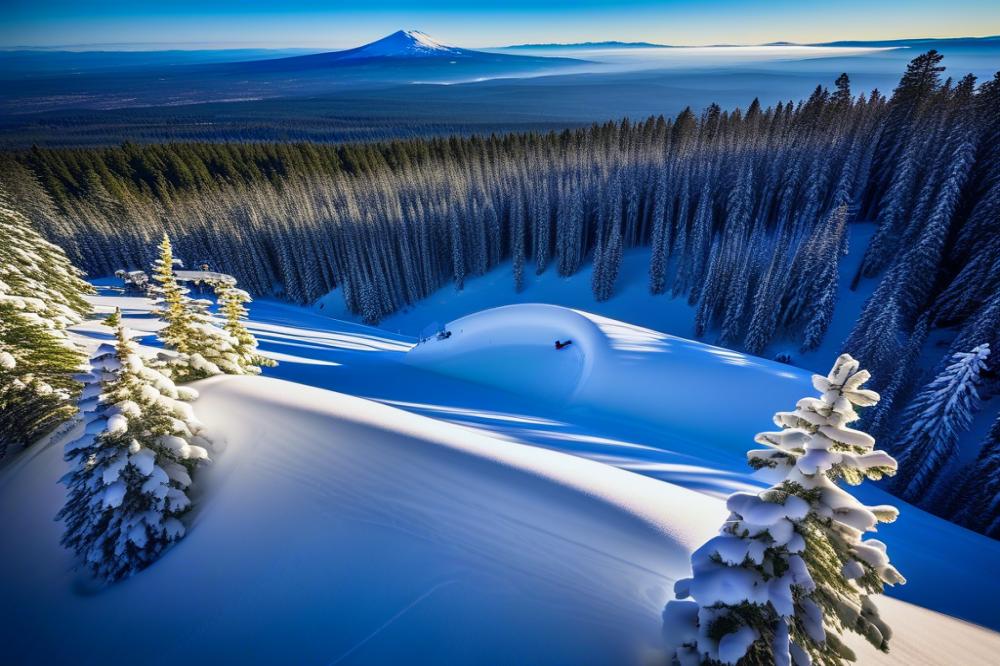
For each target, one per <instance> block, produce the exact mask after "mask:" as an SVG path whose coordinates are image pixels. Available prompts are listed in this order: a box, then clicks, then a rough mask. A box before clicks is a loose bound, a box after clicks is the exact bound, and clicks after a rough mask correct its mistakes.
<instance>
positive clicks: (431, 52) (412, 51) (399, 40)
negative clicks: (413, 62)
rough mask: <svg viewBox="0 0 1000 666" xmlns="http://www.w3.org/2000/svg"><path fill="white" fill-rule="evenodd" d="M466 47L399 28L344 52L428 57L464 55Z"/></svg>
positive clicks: (366, 55)
mask: <svg viewBox="0 0 1000 666" xmlns="http://www.w3.org/2000/svg"><path fill="white" fill-rule="evenodd" d="M463 52H464V49H460V48H456V47H454V46H448V45H446V44H442V43H441V42H439V41H437V40H436V39H434V38H433V37H431V36H430V35H427V34H425V33H422V32H420V31H419V30H399V31H397V32H394V33H392V34H391V35H389V36H387V37H383V38H382V39H379V40H378V41H374V42H371V43H370V44H365V45H364V46H360V47H358V48H356V49H351V50H350V51H345V52H343V57H345V58H427V57H434V56H438V57H440V56H457V55H462V53H463Z"/></svg>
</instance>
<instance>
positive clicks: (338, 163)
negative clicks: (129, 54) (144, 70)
mask: <svg viewBox="0 0 1000 666" xmlns="http://www.w3.org/2000/svg"><path fill="white" fill-rule="evenodd" d="M885 105H886V101H885V99H884V98H883V97H882V96H881V95H879V94H878V93H875V94H874V95H872V96H871V97H869V98H867V99H866V98H864V97H860V98H856V99H855V98H853V97H852V96H851V94H850V89H849V83H848V81H847V80H846V77H844V78H842V79H841V80H840V81H839V82H838V87H837V89H836V90H835V91H834V92H833V93H830V92H828V91H826V90H825V89H822V88H817V90H816V92H815V93H814V94H813V95H812V97H811V98H810V99H809V100H807V101H805V102H803V103H800V104H798V105H796V104H792V103H789V104H779V105H777V106H776V107H774V108H768V109H762V108H761V107H760V105H759V104H756V103H754V104H753V105H751V106H750V107H749V108H748V109H747V110H746V111H745V112H743V111H740V110H735V111H732V112H727V111H723V110H722V109H720V108H719V107H718V106H712V107H709V108H708V109H707V110H706V111H705V112H704V113H703V114H702V115H701V116H700V117H698V116H696V115H695V114H694V113H693V112H691V111H690V110H687V111H685V112H684V113H682V114H680V115H679V116H678V117H677V118H676V119H664V118H650V119H648V120H646V121H644V122H641V123H632V122H629V121H627V120H626V121H622V122H620V123H607V124H604V125H601V126H594V127H590V128H587V129H581V130H576V131H565V132H562V133H550V134H530V133H529V134H513V135H504V136H491V137H471V138H452V139H447V140H443V139H442V140H420V141H406V142H394V143H387V144H373V145H358V146H337V147H335V146H316V145H310V144H303V145H294V144H293V145H229V144H225V145H212V144H191V145H188V144H174V145H164V146H148V147H139V146H134V145H125V146H122V147H121V148H116V149H106V150H93V151H89V150H64V151H44V150H34V151H30V152H28V153H22V154H18V155H17V156H16V157H17V165H18V166H19V167H22V168H23V169H24V172H25V173H24V175H25V176H26V177H25V178H22V179H20V180H22V181H24V182H26V183H28V185H27V186H26V187H25V188H23V189H30V188H31V185H32V183H31V180H32V177H34V178H36V179H37V180H38V181H39V182H40V183H41V185H42V187H43V188H44V190H45V192H46V193H47V194H48V196H47V197H43V199H45V198H47V199H48V200H49V201H51V202H52V206H53V208H54V210H53V211H52V212H51V214H48V215H46V214H42V215H41V217H43V218H46V219H44V220H42V221H41V224H42V225H43V227H44V228H45V229H46V230H47V233H49V235H50V236H51V237H52V238H55V239H58V242H60V243H61V244H62V245H63V246H64V247H66V248H67V251H68V252H69V253H70V255H71V256H72V257H73V258H74V260H76V261H78V262H79V263H80V265H82V266H83V267H84V268H85V270H87V271H88V272H89V273H91V274H108V273H111V272H113V271H114V270H115V269H117V268H121V267H139V266H143V265H146V264H147V263H148V260H149V257H148V247H150V245H151V241H152V240H153V239H154V238H156V237H158V236H159V234H160V233H162V231H163V230H167V231H169V233H170V234H171V236H172V237H174V238H176V239H177V245H178V247H179V248H180V251H181V252H182V253H184V254H185V255H186V256H188V257H212V258H213V260H214V261H215V262H216V263H217V264H218V268H220V270H224V271H227V272H230V273H233V274H234V275H236V276H237V277H238V278H239V279H240V281H241V283H243V284H246V285H248V287H249V288H250V289H251V291H253V292H255V293H271V292H273V291H274V289H275V287H276V285H277V286H279V288H280V289H281V290H282V291H283V293H284V294H285V295H286V296H287V297H288V298H289V299H291V300H293V301H296V302H310V301H312V300H315V299H316V298H318V297H319V296H321V295H323V294H325V293H326V292H328V291H330V290H331V289H333V288H335V287H342V288H343V293H344V296H345V299H346V300H347V304H348V306H349V307H350V308H351V310H353V311H355V312H358V313H361V314H363V315H364V317H365V318H366V319H368V320H369V321H378V320H379V319H380V318H382V317H383V316H385V315H386V314H388V313H391V312H393V311H395V310H396V309H398V308H400V307H402V306H404V305H406V304H407V303H410V302H413V301H416V300H418V299H420V298H423V297H424V296H426V295H428V294H429V293H430V292H432V291H433V290H435V289H437V288H438V287H440V286H441V285H443V284H445V283H447V282H450V281H454V282H455V283H456V284H457V285H458V286H459V287H461V285H462V283H463V281H464V280H465V278H466V276H469V275H475V274H481V273H483V272H486V271H488V270H489V269H490V268H492V267H493V266H495V265H496V264H497V263H499V262H501V261H504V260H507V259H510V260H512V261H513V264H514V272H515V282H516V285H515V286H518V287H519V286H520V283H521V281H522V280H523V274H524V271H525V270H532V269H533V270H535V271H537V272H541V271H544V270H546V269H547V268H549V266H553V267H554V268H555V270H557V271H558V272H559V273H560V274H563V275H571V274H573V273H575V272H576V271H577V270H578V268H579V267H580V266H581V265H582V264H583V263H584V262H586V261H587V260H588V259H593V260H594V261H595V263H596V265H597V271H596V278H595V284H594V291H595V295H596V296H597V297H598V298H600V299H605V298H608V297H610V295H611V294H612V293H613V288H614V282H615V279H616V276H617V271H618V265H619V262H620V259H621V254H622V251H623V250H624V249H625V248H627V247H632V246H638V245H650V246H652V248H653V255H652V263H651V267H650V286H651V289H652V290H653V291H654V292H656V293H659V292H663V291H670V292H672V293H673V294H675V295H681V294H683V295H685V296H687V297H688V298H689V299H690V300H691V302H692V303H696V304H698V308H699V318H698V319H699V332H703V331H705V330H708V329H711V328H716V327H719V328H720V329H721V331H722V338H723V340H724V341H725V342H728V343H731V344H739V343H742V342H744V341H746V343H747V346H748V348H750V349H752V350H756V351H759V350H760V349H762V348H763V347H764V345H766V344H767V342H768V341H769V340H770V339H771V338H772V337H774V336H775V335H783V334H785V333H790V334H793V335H797V334H801V333H802V332H803V331H805V330H806V329H807V328H810V330H811V332H810V341H809V342H808V345H809V346H811V345H813V344H815V342H816V341H818V340H819V338H820V337H821V334H822V331H823V330H824V329H825V321H824V320H823V319H822V318H820V319H818V320H817V321H815V322H813V319H816V318H815V317H814V316H813V313H812V312H810V311H809V310H808V308H806V307H805V306H804V303H806V302H808V300H809V299H810V298H811V297H812V296H813V295H814V294H818V293H824V292H826V291H829V290H830V288H831V286H832V285H834V283H835V279H836V275H835V272H834V273H831V271H830V270H829V268H830V267H831V266H832V267H835V265H836V256H837V255H838V253H839V252H840V251H841V249H842V245H843V242H844V241H843V238H844V225H845V224H846V222H847V221H848V219H849V217H850V216H851V215H852V209H851V205H852V203H853V201H855V200H856V199H858V198H859V197H860V196H861V190H862V188H863V185H864V184H865V183H866V172H867V169H868V165H869V164H870V162H871V158H872V152H873V149H874V144H875V138H876V134H877V131H878V125H879V120H880V119H881V118H882V116H883V115H884V108H885ZM26 198H27V199H36V198H37V197H35V196H28V197H26ZM841 209H843V210H841ZM828 230H833V231H832V233H827V231H828ZM772 257H776V258H777V259H776V260H774V261H772V259H771V258H772ZM824 263H825V267H823V266H821V264H824ZM775 303H778V304H785V305H784V306H782V307H780V308H779V309H778V310H777V311H776V310H775V307H774V304H775Z"/></svg>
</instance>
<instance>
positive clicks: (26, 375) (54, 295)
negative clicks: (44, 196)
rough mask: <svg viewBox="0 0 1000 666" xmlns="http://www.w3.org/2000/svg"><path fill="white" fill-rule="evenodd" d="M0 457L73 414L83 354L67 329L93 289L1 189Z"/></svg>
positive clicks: (85, 306)
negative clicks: (8, 201)
mask: <svg viewBox="0 0 1000 666" xmlns="http://www.w3.org/2000/svg"><path fill="white" fill-rule="evenodd" d="M0 238H2V239H3V240H2V242H0V459H2V458H3V457H4V455H5V454H6V452H7V451H8V450H9V449H10V448H11V447H15V448H20V447H25V446H28V445H29V444H31V443H32V442H34V441H35V440H37V439H38V438H40V437H41V436H43V435H44V434H45V433H47V432H49V431H51V430H52V428H54V427H55V426H57V425H58V424H59V423H62V422H63V421H65V420H66V419H68V418H69V417H70V416H72V414H73V412H74V409H75V408H74V406H73V397H74V395H75V394H76V392H77V391H78V390H79V388H80V386H79V384H78V383H77V382H75V381H74V380H73V374H74V373H75V372H76V371H77V370H78V367H79V365H80V364H81V363H82V362H83V361H84V360H85V357H84V355H83V354H81V353H80V351H79V350H78V349H77V347H76V345H74V344H73V342H72V341H71V340H70V338H69V335H68V334H67V332H66V329H67V327H69V326H70V325H72V324H75V323H77V322H79V321H81V319H82V316H83V315H84V314H86V313H87V312H88V311H89V310H90V306H89V305H88V304H87V302H86V301H85V300H84V299H83V295H84V294H88V293H91V292H92V291H93V290H92V289H91V288H90V285H88V284H87V283H86V282H84V281H83V280H82V279H81V274H80V272H79V271H78V270H77V269H76V268H74V267H73V265H72V264H70V262H69V260H68V259H67V258H66V255H65V253H64V252H63V251H62V250H61V249H59V247H57V246H56V245H53V244H52V243H49V242H48V241H46V240H44V239H43V238H42V236H41V235H40V234H39V233H38V232H37V231H35V229H34V228H33V227H32V225H31V223H30V222H29V221H28V219H27V218H26V217H24V216H23V215H22V214H20V213H19V212H17V211H15V210H13V209H11V208H8V207H7V197H6V195H5V194H4V191H3V190H2V189H0Z"/></svg>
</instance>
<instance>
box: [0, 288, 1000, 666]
mask: <svg viewBox="0 0 1000 666" xmlns="http://www.w3.org/2000/svg"><path fill="white" fill-rule="evenodd" d="M95 302H96V303H97V305H98V306H99V308H100V309H103V310H107V309H109V308H110V307H112V306H114V305H120V306H122V307H123V311H124V318H125V320H126V322H127V323H128V324H129V326H130V327H131V328H133V329H136V330H139V331H142V332H144V333H146V338H145V339H144V340H143V341H144V343H146V344H154V343H155V340H154V338H153V337H152V336H151V335H149V334H150V332H152V331H154V330H155V329H156V328H157V326H158V322H157V321H156V320H155V319H154V318H152V317H151V315H150V314H149V312H148V310H149V306H148V303H147V302H146V301H144V300H143V299H138V298H123V297H120V296H107V295H105V296H99V297H96V298H95ZM251 312H252V315H253V319H254V321H253V322H252V325H251V329H252V330H253V332H254V333H255V334H256V335H257V336H258V337H259V339H260V340H261V343H262V349H263V350H264V351H266V352H267V353H269V354H271V355H272V356H274V357H276V358H278V360H279V361H280V363H281V365H279V366H278V367H277V368H275V369H274V370H268V371H266V374H267V375H269V376H264V377H215V378H212V379H209V380H205V381H202V382H198V383H197V384H196V388H197V389H198V391H199V393H200V394H201V397H200V398H199V399H198V400H197V402H196V403H195V405H194V406H195V410H196V412H197V415H198V418H199V419H200V420H201V421H203V422H204V423H205V424H206V426H207V428H208V429H209V430H210V431H211V433H212V437H213V438H214V439H215V440H216V441H217V442H219V444H218V446H217V449H216V450H215V451H213V452H212V453H211V455H212V458H213V460H214V463H213V464H212V465H211V466H210V467H209V468H207V469H206V470H205V472H204V473H203V474H202V475H201V476H200V477H199V478H198V479H197V480H196V483H195V486H194V488H193V492H192V499H194V501H195V503H196V505H197V507H198V508H197V511H196V512H195V513H194V514H193V515H192V516H191V517H190V518H191V520H190V530H189V533H188V535H187V536H186V537H185V538H184V539H183V540H182V541H181V542H180V543H179V544H178V545H177V546H176V547H174V548H172V549H171V550H169V551H168V552H167V553H166V554H165V556H164V557H163V558H162V559H161V560H160V561H158V562H157V563H156V564H154V565H153V566H152V567H151V568H149V569H147V570H145V571H143V572H141V573H140V574H138V575H137V576H135V577H133V578H131V579H129V580H126V581H124V582H122V583H120V584H117V585H114V586H111V587H107V588H104V587H101V586H100V585H99V584H97V583H95V581H93V580H92V579H90V578H89V577H88V576H87V575H86V574H85V573H83V572H79V571H76V570H74V562H73V559H72V557H71V556H70V554H69V552H68V551H65V550H64V549H63V548H62V547H61V546H60V545H59V536H60V533H61V527H62V526H61V525H60V524H58V523H56V522H55V521H54V520H53V516H54V515H55V514H56V512H57V511H58V509H59V508H60V506H61V505H62V502H63V499H64V489H63V487H62V486H60V485H58V484H57V480H58V478H59V477H60V476H61V475H62V474H63V473H64V471H65V463H64V462H63V461H62V443H63V442H64V441H67V440H68V439H71V438H72V437H73V433H72V432H68V433H65V434H63V435H61V436H59V437H55V438H53V440H52V441H50V442H43V443H41V444H40V445H39V446H36V447H35V448H33V449H31V450H29V451H28V452H26V453H25V454H23V455H21V456H19V457H18V458H17V459H16V460H14V461H13V463H12V464H10V465H8V466H7V467H6V468H5V469H3V470H0V604H2V611H3V612H2V615H3V621H2V622H0V646H3V647H2V654H3V655H4V658H3V662H4V663H11V664H21V663H32V664H55V663H74V664H92V663H93V664H98V663H99V664H107V663H135V664H140V663H141V664H145V663H150V664H159V663H162V664H176V663H186V664H201V663H234V662H236V663H247V664H251V663H253V664H256V663H261V664H274V663H296V664H382V663H442V664H444V663H477V664H478V663H495V664H501V663H504V664H649V663H662V659H663V654H662V650H661V647H660V640H661V638H660V628H661V620H660V612H661V611H662V608H663V606H664V604H665V603H666V601H667V600H668V599H669V598H670V596H671V590H672V586H673V582H674V580H676V579H677V578H680V577H684V576H687V575H689V573H690V569H689V560H688V558H689V556H690V552H691V551H692V550H693V549H694V548H695V547H697V546H698V545H700V544H701V543H702V542H704V541H705V540H706V539H708V538H709V537H710V536H712V535H713V534H714V533H715V531H716V530H717V529H718V527H719V525H720V524H721V522H722V520H724V518H725V516H726V510H725V508H724V505H723V502H722V501H721V499H720V497H721V496H723V495H724V494H726V493H728V492H730V491H731V490H733V489H736V488H748V487H753V486H754V485H756V482H755V481H754V479H752V478H751V477H750V476H749V475H747V474H746V472H747V468H746V465H745V462H744V460H745V459H744V456H743V454H744V452H745V450H746V449H748V448H752V447H753V446H754V445H753V442H752V435H753V434H754V433H755V432H757V431H760V430H766V429H768V428H769V427H771V422H770V416H771V414H772V413H773V412H774V411H776V410H777V409H783V408H790V407H792V406H793V405H794V402H795V400H797V399H798V398H799V397H802V396H804V395H808V394H810V393H811V392H812V390H811V387H810V386H809V382H808V374H807V373H805V372H803V371H801V370H798V369H796V368H793V367H790V366H786V365H781V364H776V363H771V362H769V361H763V360H760V359H757V358H753V357H748V356H745V355H742V354H739V353H736V352H731V351H728V350H724V349H719V348H715V347H710V346H707V345H702V344H700V343H696V342H691V341H688V340H684V339H681V338H676V337H672V336H669V335H665V334H662V333H657V332H655V331H652V330H649V329H643V328H639V327H636V326H632V325H629V324H625V323H622V322H619V321H614V320H611V319H607V318H604V317H599V316H596V315H592V314H588V313H585V312H580V311H576V310H570V309H566V308H561V307H557V306H549V305H518V306H511V307H507V308H499V309H494V310H488V311H485V312H483V313H480V314H475V315H470V316H467V317H463V318H461V319H458V320H456V321H453V322H451V323H449V324H446V325H445V326H444V328H445V329H446V330H448V331H450V332H451V335H450V336H449V337H447V338H445V339H437V338H433V337H432V338H431V339H430V340H427V341H425V342H422V343H419V344H416V343H417V341H416V340H415V339H413V338H408V337H405V336H401V335H393V334H388V333H385V332H384V331H379V330H377V329H372V328H367V327H363V326H360V325H357V324H352V323H348V322H339V321H335V320H331V319H326V318H324V317H321V316H319V315H317V314H315V313H313V312H310V311H308V310H303V309H299V308H294V307H291V306H288V305H283V304H279V303H273V302H266V301H264V302H258V303H255V304H253V306H252V309H251ZM432 318H433V317H428V319H432ZM78 331H79V332H80V334H81V335H84V336H87V337H88V338H89V339H90V341H91V342H90V344H96V342H97V341H98V340H100V339H102V338H106V337H107V335H108V331H107V329H103V328H102V327H101V326H99V325H97V324H94V323H88V324H85V325H83V326H81V327H79V329H78ZM556 339H559V340H562V341H565V340H567V339H569V340H572V341H573V342H572V344H571V345H569V346H567V347H565V348H563V349H560V350H557V349H555V345H554V342H555V340H556ZM867 493H868V495H867V496H865V497H864V499H865V500H866V501H870V502H885V501H890V502H891V501H893V500H891V499H890V498H887V497H886V496H885V495H884V493H881V491H879V490H877V489H869V490H868V491H867ZM894 503H896V504H897V505H900V506H901V508H902V517H901V519H900V521H899V522H897V523H896V524H893V525H889V526H887V527H885V528H884V530H883V533H882V534H880V538H882V539H884V540H885V541H886V542H887V544H888V546H889V552H890V554H891V555H892V557H893V561H894V562H895V563H898V566H899V568H900V570H901V571H902V572H903V574H904V575H906V576H907V577H908V578H909V580H910V583H909V584H908V585H907V586H906V587H903V588H899V589H898V590H893V594H894V595H897V596H899V597H900V598H902V599H907V600H908V601H910V602H913V603H914V604H916V605H912V604H911V603H908V602H907V601H902V600H898V599H890V598H884V599H882V600H880V606H881V607H883V608H884V615H885V616H886V617H887V619H888V621H889V622H890V623H891V624H892V625H893V628H894V630H895V634H896V635H895V637H894V639H893V643H892V653H891V654H890V655H881V654H876V653H875V652H873V651H872V650H871V649H870V648H868V647H867V646H865V645H861V644H860V643H859V642H857V641H855V642H854V644H855V646H856V647H857V649H858V651H859V654H860V655H861V660H860V663H862V664H971V665H975V664H992V663H996V661H995V659H996V655H997V654H1000V639H998V635H997V634H996V633H994V631H992V630H991V629H987V628H983V627H979V626H975V625H974V624H970V623H967V622H964V621H962V620H959V619H956V618H954V617H949V615H955V616H959V617H962V618H965V619H968V620H971V621H973V622H975V623H978V624H980V625H988V626H991V627H992V629H996V628H998V626H1000V617H998V616H997V613H996V610H995V609H996V606H995V599H996V598H998V595H1000V589H998V588H1000V586H998V582H997V577H996V576H995V575H994V571H995V567H996V564H997V563H998V562H1000V546H998V544H997V542H994V541H991V540H988V539H985V538H983V537H980V536H978V535H975V534H972V533H970V532H968V531H966V530H962V529H960V528H957V527H955V526H953V525H950V524H948V523H945V522H943V521H940V520H938V519H936V518H933V517H931V516H928V515H927V514H924V513H922V512H920V511H919V510H917V509H913V508H910V507H907V506H905V505H901V504H900V503H898V502H894ZM921 606H923V607H921ZM929 609H930V610H929ZM936 611H941V612H943V613H947V614H948V615H943V614H941V613H939V612H936Z"/></svg>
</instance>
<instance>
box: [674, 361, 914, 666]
mask: <svg viewBox="0 0 1000 666" xmlns="http://www.w3.org/2000/svg"><path fill="white" fill-rule="evenodd" d="M868 378H869V375H868V373H867V372H866V371H864V370H859V366H858V363H857V361H855V360H854V359H852V358H851V357H850V356H848V355H846V354H845V355H843V356H841V357H840V358H838V359H837V362H836V364H835V365H834V367H833V369H832V370H831V371H830V374H829V375H827V376H826V377H822V376H820V375H814V376H813V385H814V386H815V388H816V390H817V391H819V392H820V397H819V398H803V399H802V400H800V401H799V402H798V405H797V406H796V409H795V411H793V412H778V413H777V414H776V415H775V417H774V421H775V423H776V424H777V425H780V426H781V427H782V428H783V429H782V430H781V431H779V432H765V433H760V434H759V435H757V437H756V440H757V442H758V443H761V444H766V445H767V446H768V447H769V448H767V449H764V450H757V451H750V452H749V454H748V457H749V460H750V464H751V466H752V467H754V468H757V469H767V470H769V474H771V475H773V477H774V478H775V479H776V480H777V481H778V482H777V483H776V484H775V485H773V486H771V487H770V488H769V489H767V490H765V491H764V492H761V493H758V494H755V493H734V494H733V495H731V496H730V497H729V499H728V501H727V507H728V508H729V510H730V516H729V520H728V521H727V522H726V524H725V526H724V527H723V528H722V529H721V530H720V533H719V536H717V537H715V538H713V539H711V540H709V541H708V542H707V543H706V544H705V545H704V546H702V547H701V548H699V549H698V550H697V551H695V553H694V554H693V555H692V556H691V565H692V569H693V577H692V578H689V579H684V580H680V581H678V582H677V584H676V586H675V591H676V593H677V596H678V598H679V599H680V601H671V602H670V603H668V604H667V607H666V609H665V611H664V623H665V626H664V632H665V634H666V635H667V636H668V638H669V640H670V641H671V645H670V650H671V652H672V653H673V655H674V657H675V658H676V660H677V661H678V662H679V663H681V664H685V665H687V664H719V663H722V664H736V663H740V664H747V665H749V664H760V665H764V664H776V665H779V666H790V665H791V664H795V665H796V666H807V665H808V664H810V663H818V664H828V665H831V666H836V665H837V664H843V663H844V662H846V661H853V660H854V659H855V655H854V653H853V651H852V650H850V648H848V647H847V646H846V645H844V643H843V642H842V639H841V637H840V635H839V634H840V633H841V632H843V631H852V632H856V633H859V634H861V635H862V636H864V637H865V639H867V640H868V642H869V643H871V644H872V645H873V646H875V647H876V648H878V649H879V650H882V651H887V650H888V646H889V638H890V636H891V632H890V630H889V627H888V626H887V625H886V624H885V622H883V621H882V620H881V618H880V617H879V614H878V609H877V608H876V607H875V605H874V603H873V602H872V599H871V597H872V596H873V595H876V594H879V593H881V592H882V589H883V586H884V585H886V584H890V585H892V584H897V583H903V582H905V581H904V579H903V577H902V576H900V575H899V572H897V571H896V569H895V568H894V567H893V566H892V565H891V564H890V563H889V559H888V557H887V555H886V548H885V545H884V544H883V543H882V542H880V541H877V540H875V539H868V540H862V536H863V535H864V534H865V533H866V532H870V531H874V529H875V526H876V525H877V524H878V523H879V522H891V521H893V520H895V518H896V516H897V512H896V510H895V509H894V508H893V507H889V506H875V507H867V506H864V505H862V504H861V503H860V502H858V500H856V499H855V498H854V497H853V496H852V495H850V494H849V493H847V492H846V491H845V490H843V489H842V488H841V487H840V486H839V482H840V481H845V482H846V483H848V484H851V485H857V484H859V483H861V482H862V481H864V480H865V479H866V478H867V479H873V480H877V479H879V478H882V477H883V476H884V475H891V474H892V473H893V472H894V471H895V469H896V462H895V461H894V460H893V459H892V458H891V457H889V456H888V455H887V454H886V453H884V452H883V451H878V450H875V448H874V447H875V440H874V439H872V438H871V437H869V436H868V435H866V434H865V433H863V432H861V431H858V430H853V429H851V428H849V427H848V424H850V423H852V422H854V421H856V420H857V419H858V415H857V412H856V411H855V406H869V405H873V404H875V403H876V402H877V401H878V394H877V393H874V392H873V391H869V390H866V389H863V388H862V385H863V384H864V383H865V382H866V381H867V380H868ZM689 598H690V599H691V601H687V599H689Z"/></svg>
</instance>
